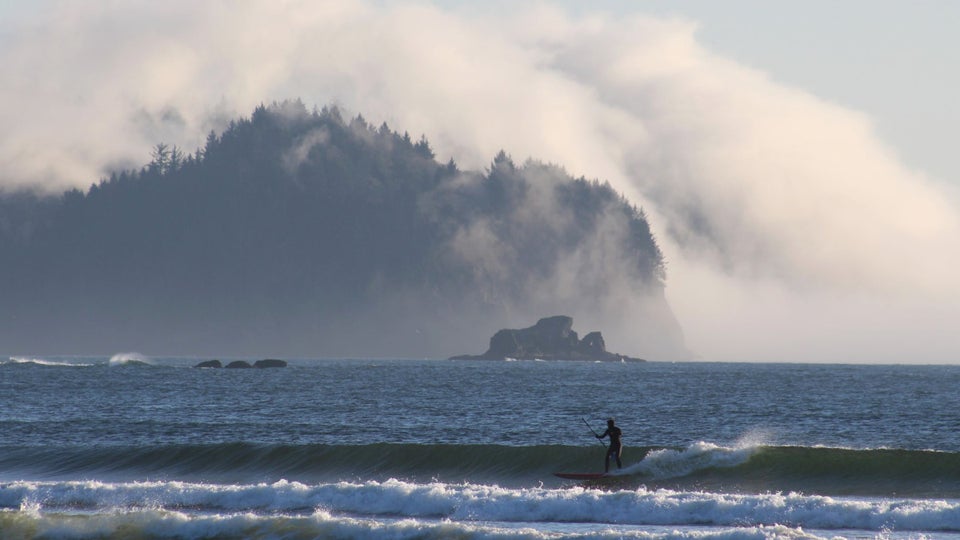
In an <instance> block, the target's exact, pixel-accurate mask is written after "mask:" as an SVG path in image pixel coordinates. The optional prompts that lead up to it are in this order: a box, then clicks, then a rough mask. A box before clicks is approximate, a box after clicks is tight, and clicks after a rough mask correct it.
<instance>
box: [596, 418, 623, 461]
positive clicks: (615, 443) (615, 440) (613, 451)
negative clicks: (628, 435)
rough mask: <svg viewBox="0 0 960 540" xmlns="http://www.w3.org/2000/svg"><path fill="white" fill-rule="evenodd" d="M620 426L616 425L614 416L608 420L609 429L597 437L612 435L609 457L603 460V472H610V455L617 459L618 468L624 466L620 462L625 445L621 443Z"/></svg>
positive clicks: (608, 451)
mask: <svg viewBox="0 0 960 540" xmlns="http://www.w3.org/2000/svg"><path fill="white" fill-rule="evenodd" d="M621 434H622V433H621V431H620V428H618V427H617V426H615V425H614V423H613V418H610V419H608V420H607V430H606V431H604V432H603V434H601V435H597V439H602V438H604V437H607V436H609V437H610V446H608V447H607V457H606V459H604V461H603V472H605V473H607V472H610V456H614V457H615V458H616V459H617V468H618V469H619V468H621V467H623V464H622V463H621V462H620V454H621V452H623V445H622V444H620V435H621Z"/></svg>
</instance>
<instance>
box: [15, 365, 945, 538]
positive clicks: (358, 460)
mask: <svg viewBox="0 0 960 540" xmlns="http://www.w3.org/2000/svg"><path fill="white" fill-rule="evenodd" d="M201 360H205V359H187V358H147V357H144V356H141V355H137V354H119V355H116V356H114V357H112V358H108V357H43V358H29V357H12V358H9V359H6V358H5V357H2V358H0V538H3V539H19V538H49V539H59V538H70V539H74V538H98V539H99V538H177V539H201V538H263V539H310V538H373V539H377V538H389V539H420V538H427V539H430V538H437V539H441V538H444V539H445V538H457V539H474V538H477V539H500V538H504V539H507V538H509V539H512V538H521V539H543V538H550V539H554V538H556V539H567V538H578V539H579V538H584V539H606V538H642V539H669V538H681V539H687V538H689V539H712V538H718V539H721V538H734V539H760V538H890V539H897V538H952V539H960V392H958V389H960V366H907V365H898V366H890V365H819V364H774V363H770V364H746V363H743V364H741V363H660V362H647V363H591V362H537V361H516V362H491V361H448V360H399V359H398V360H392V359H390V360H388V359H325V360H308V359H298V360H289V361H288V362H289V366H288V367H286V368H280V369H246V370H234V369H196V368H193V367H192V366H194V365H195V364H197V363H198V362H200V361H201ZM608 417H615V418H616V422H617V425H619V426H620V427H621V428H622V430H623V440H624V446H625V448H624V452H623V461H624V467H623V469H621V470H614V471H613V474H612V475H610V476H608V477H605V478H602V479H600V480H596V481H590V482H577V481H571V480H562V479H560V478H557V477H555V476H554V475H553V473H554V472H557V471H568V472H569V471H579V472H598V471H602V470H603V459H604V454H605V448H604V447H603V444H602V443H600V442H599V441H597V440H596V439H595V438H594V436H593V434H592V433H591V429H593V430H597V431H601V430H602V429H604V428H605V422H606V419H607V418H608Z"/></svg>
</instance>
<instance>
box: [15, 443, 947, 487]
mask: <svg viewBox="0 0 960 540" xmlns="http://www.w3.org/2000/svg"><path fill="white" fill-rule="evenodd" d="M624 458H625V461H626V466H625V467H624V469H622V470H619V471H614V472H612V474H611V475H610V476H607V477H604V478H601V479H598V480H596V481H592V482H587V483H585V484H584V485H588V486H591V487H598V488H601V489H607V490H618V489H636V488H641V487H643V488H649V489H657V488H664V489H672V490H679V491H715V492H731V493H768V492H802V493H807V494H819V495H855V496H879V497H883V496H908V497H927V498H937V497H945V498H960V454H958V453H951V452H934V451H915V450H889V449H877V450H851V449H838V448H822V447H815V448H814V447H777V446H743V447H723V446H718V445H714V444H710V443H705V442H698V443H694V444H691V445H690V446H688V447H686V448H628V449H627V450H626V451H625V453H624ZM602 460H603V454H602V449H600V448H597V447H572V446H559V445H557V446H527V447H513V446H501V445H445V444H437V445H423V444H370V445H322V444H306V445H268V444H250V443H231V444H211V445H169V446H156V447H147V448H144V447H123V446H120V447H113V446H107V447H93V448H91V447H84V448H70V447H65V448H51V447H44V448H34V447H4V448H0V479H3V478H5V479H37V480H72V479H77V478H91V477H92V478H101V479H105V480H112V481H119V480H146V479H164V480H183V481H197V480H202V481H218V482H249V481H275V480H280V479H288V480H297V481H302V482H330V481H340V480H348V481H353V480H380V481H382V480H387V479H390V478H397V479H402V480H409V481H415V482H428V481H435V480H436V481H443V482H449V483H457V482H472V483H481V484H492V485H500V486H507V487H524V486H537V485H545V486H548V487H553V486H561V485H571V484H570V482H569V481H564V480H561V479H559V478H556V477H555V476H554V475H553V473H554V472H559V471H564V472H571V471H597V470H600V469H601V467H602Z"/></svg>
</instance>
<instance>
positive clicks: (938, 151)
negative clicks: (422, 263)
mask: <svg viewBox="0 0 960 540" xmlns="http://www.w3.org/2000/svg"><path fill="white" fill-rule="evenodd" d="M958 23H960V3H956V2H951V1H947V0H942V1H917V2H910V3H906V2H892V1H879V2H878V1H862V0H850V1H846V2H826V1H820V0H812V1H808V2H794V3H780V2H778V3H772V2H764V1H760V0H753V1H747V0H733V1H729V2H710V1H679V2H653V1H651V2H617V1H612V0H607V1H598V2H590V3H586V2H572V1H571V2H525V1H521V2H501V1H492V2H483V3H475V2H463V1H445V0H436V1H434V2H429V1H420V2H400V1H385V0H384V1H374V0H345V1H336V2H322V1H306V0H284V1H276V2H267V1H263V2H256V1H247V2H243V1H236V2H233V1H210V2H203V3H195V2H187V1H172V2H163V3H158V2H146V1H140V0H131V1H103V2H96V3H91V2H80V1H72V2H57V1H50V0H41V1H38V2H29V3H28V2H18V1H16V0H5V1H4V2H2V3H0V69H2V71H3V73H4V74H5V75H4V82H3V84H2V85H0V187H2V188H5V189H7V190H12V189H22V188H32V189H40V190H45V191H48V192H57V191H59V190H62V189H65V188H68V187H74V186H78V187H85V186H88V185H89V184H90V183H92V182H94V181H96V179H97V178H99V177H100V176H101V175H103V174H105V172H107V171H109V170H113V169H116V168H118V167H131V166H138V165H141V164H142V163H144V162H145V161H148V160H149V152H150V148H151V147H152V146H153V145H154V144H156V143H157V142H158V141H163V142H166V143H172V144H177V145H179V146H181V147H183V148H187V149H192V148H196V147H198V146H200V145H201V144H202V142H203V140H204V139H205V137H206V134H207V133H208V132H209V131H210V130H217V129H222V127H223V125H224V122H226V121H228V120H229V119H230V118H234V117H236V116H239V115H248V114H249V112H250V111H251V110H252V109H253V107H255V106H256V105H257V104H259V103H262V102H267V103H269V102H271V101H274V100H282V99H287V98H298V97H299V98H301V99H303V101H304V102H305V103H307V104H308V105H317V106H323V105H325V104H329V103H334V104H338V105H340V106H341V107H343V108H344V109H346V110H347V111H349V112H354V113H361V114H363V115H364V117H365V118H367V120H368V121H370V122H371V123H374V124H378V123H380V122H381V121H386V122H387V123H388V124H389V125H390V126H391V127H393V128H394V129H400V130H408V131H410V132H411V134H413V136H414V137H415V138H416V137H418V136H419V135H420V134H423V135H426V137H427V138H428V139H429V140H430V142H431V144H432V146H433V148H434V150H435V152H436V153H437V156H438V159H440V160H443V161H445V160H446V159H448V158H453V159H454V160H456V161H457V163H458V164H459V165H460V166H461V167H463V168H483V167H485V166H487V165H489V163H490V161H491V159H492V157H493V156H494V155H495V154H496V152H497V151H499V150H500V149H503V150H505V151H506V152H507V153H509V154H510V155H512V156H513V158H514V159H515V160H517V161H523V160H524V159H526V158H528V157H531V158H535V159H539V160H543V161H548V162H553V163H558V164H561V165H562V166H564V167H565V168H566V169H567V170H568V171H569V172H571V173H572V174H574V175H577V176H580V175H583V176H586V177H588V178H598V179H601V180H605V181H609V182H610V183H611V184H612V185H613V186H614V187H615V188H617V189H618V190H620V191H621V192H622V193H624V194H625V195H626V196H627V197H628V198H629V199H630V200H631V201H632V202H634V203H635V204H637V205H639V206H642V207H643V209H644V210H645V211H646V213H647V214H648V216H649V217H650V221H651V224H652V226H653V229H654V231H655V233H656V235H657V238H658V240H659V242H660V243H661V246H662V247H663V249H664V252H665V255H666V258H667V264H668V266H667V272H668V282H667V298H668V300H669V302H670V304H671V306H672V307H673V309H674V311H675V313H676V316H677V318H678V320H679V322H680V324H681V326H682V327H683V329H684V333H685V337H686V340H687V344H688V347H689V348H690V349H691V350H692V351H694V353H695V354H696V358H698V359H700V360H707V361H713V360H716V361H795V362H877V363H960V332H957V331H956V326H957V321H960V284H958V283H957V281H956V280H955V278H954V277H953V273H954V272H955V270H954V269H955V268H957V266H958V264H957V263H958V262H960V261H958V259H960V195H958V193H960V165H958V164H957V163H956V160H955V159H953V155H952V154H953V148H954V147H955V145H956V144H955V143H956V141H957V136H956V135H955V129H953V128H954V126H956V125H958V121H960V108H958V105H957V103H956V101H955V98H954V96H955V95H957V94H958V90H960V73H958V70H956V69H955V56H956V53H955V52H954V51H957V50H960V43H958V42H960V37H958V35H957V33H956V32H955V31H954V30H955V28H957V27H958ZM638 324H642V322H641V321H638ZM608 347H609V348H610V349H611V350H622V349H623V347H618V346H617V343H616V342H611V340H610V339H608Z"/></svg>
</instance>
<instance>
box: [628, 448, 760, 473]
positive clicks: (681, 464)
mask: <svg viewBox="0 0 960 540" xmlns="http://www.w3.org/2000/svg"><path fill="white" fill-rule="evenodd" d="M759 449H760V446H755V445H738V446H737V447H736V448H728V447H723V446H718V445H716V444H712V443H708V442H696V443H693V444H691V445H690V446H688V447H687V448H684V449H683V450H672V449H662V450H653V451H651V452H650V453H648V454H647V455H646V457H644V458H643V460H642V461H640V462H638V463H635V464H633V465H630V466H627V467H625V468H624V469H623V470H621V471H619V472H618V473H617V474H621V475H622V474H642V475H644V476H648V477H651V478H655V479H660V480H662V479H665V478H679V477H683V476H686V475H688V474H691V473H693V472H696V471H700V470H704V469H708V468H711V467H720V468H726V467H735V466H737V465H740V464H743V463H746V462H747V460H749V459H750V456H752V455H753V454H754V453H755V452H756V451H757V450H759Z"/></svg>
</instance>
